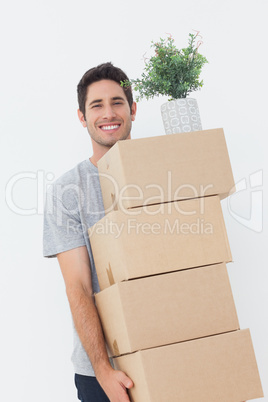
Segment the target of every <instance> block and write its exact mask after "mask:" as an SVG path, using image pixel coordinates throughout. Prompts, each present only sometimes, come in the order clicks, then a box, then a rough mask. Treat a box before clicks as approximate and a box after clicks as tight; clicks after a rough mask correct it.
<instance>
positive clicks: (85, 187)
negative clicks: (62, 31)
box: [44, 63, 136, 402]
mask: <svg viewBox="0 0 268 402" xmlns="http://www.w3.org/2000/svg"><path fill="white" fill-rule="evenodd" d="M124 80H128V77H127V76H126V75H125V73H124V72H123V71H122V70H120V69H119V68H116V67H114V66H113V65H112V64H111V63H105V64H102V65H99V66H97V67H95V68H92V69H90V70H89V71H87V72H86V73H85V74H84V76H83V77H82V79H81V80H80V82H79V84H78V87H77V91H78V103H79V110H78V118H79V120H80V122H81V124H82V126H83V127H85V128H87V130H88V132H89V135H90V137H91V142H92V148H93V155H92V156H91V158H90V159H88V160H86V161H83V162H81V163H80V164H78V165H77V166H76V167H75V168H74V169H72V170H71V171H69V172H67V173H66V174H64V175H63V176H62V177H60V178H59V179H58V180H57V181H56V182H55V183H54V184H53V186H51V188H50V190H49V193H48V195H47V205H46V210H45V215H44V256H46V257H54V256H57V258H58V261H59V264H60V268H61V271H62V275H63V278H64V281H65V285H66V293H67V297H68V300H69V304H70V309H71V312H72V317H73V322H74V328H75V329H74V341H75V342H74V352H73V355H72V361H73V364H74V369H75V383H76V387H77V390H78V399H80V400H81V401H83V402H88V401H89V402H104V401H109V400H110V401H111V402H126V401H129V398H128V395H127V389H128V388H131V387H132V386H133V382H132V381H131V379H130V378H128V377H127V376H126V374H125V373H123V372H121V371H117V370H114V369H113V367H112V366H111V364H110V361H109V358H108V355H107V351H106V345H105V341H104V338H103V332H102V327H101V324H100V320H99V316H98V313H97V310H96V307H95V303H94V293H95V292H98V291H99V285H98V280H97V276H96V270H95V266H94V261H93V257H92V251H91V248H90V243H89V238H88V234H87V230H88V228H89V227H91V226H92V225H93V224H94V223H96V222H97V221H98V220H99V219H101V218H102V217H103V216H104V208H103V203H102V196H101V190H100V184H99V177H98V169H97V161H98V160H99V159H100V158H101V157H102V156H103V155H104V154H105V153H106V152H107V151H108V150H109V149H110V148H111V147H112V146H113V145H114V144H115V143H116V142H117V141H118V140H126V139H130V134H131V126H132V122H133V121H134V120H135V116H136V103H135V102H133V98H132V92H131V88H130V87H129V88H123V87H122V86H121V85H120V82H121V81H124ZM104 252H105V250H104Z"/></svg>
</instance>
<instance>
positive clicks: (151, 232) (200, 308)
mask: <svg viewBox="0 0 268 402" xmlns="http://www.w3.org/2000/svg"><path fill="white" fill-rule="evenodd" d="M98 168H99V174H100V181H101V188H102V193H103V201H104V206H105V210H106V213H107V215H106V216H105V217H104V218H103V219H102V220H100V221H99V222H98V223H96V224H95V225H94V226H93V227H92V228H90V229H89V236H90V241H91V246H92V251H93V256H94V260H95V265H96V270H97V274H98V279H99V284H100V289H101V291H100V293H98V294H97V295H96V304H97V308H98V311H99V315H100V318H101V321H102V325H103V329H104V334H105V338H106V341H107V345H108V349H109V353H110V355H111V356H112V357H113V358H114V363H115V366H116V367H117V368H119V369H121V370H123V371H125V372H126V373H127V374H128V375H129V377H130V378H131V379H132V380H133V382H134V387H133V388H132V389H131V390H130V391H129V394H130V398H131V400H132V401H135V402H166V401H168V402H173V401H174V402H175V401H182V402H193V401H199V402H215V401H225V402H242V401H246V400H250V399H253V398H258V397H262V396H263V393H262V387H261V382H260V378H259V373H258V368H257V364H256V360H255V355H254V350H253V346H252V342H251V338H250V333H249V330H248V329H246V330H240V329H239V323H238V318H237V313H236V309H235V304H234V300H233V296H232V290H231V287H230V283H229V278H228V273H227V268H226V263H227V262H230V261H231V260H232V257H231V252H230V247H229V243H228V238H227V234H226V229H225V225H224V219H223V214H222V210H221V204H220V199H221V198H224V197H226V196H228V195H229V194H230V193H231V192H232V191H233V189H234V180H233V175H232V170H231V166H230V161H229V156H228V151H227V147H226V143H225V138H224V133H223V130H222V129H215V130H206V131H199V132H193V133H180V134H174V135H172V136H160V137H151V138H144V139H138V140H131V141H119V142H118V143H116V144H115V145H114V146H113V147H112V148H111V150H109V151H108V152H107V153H106V154H105V156H104V157H103V158H102V159H101V160H100V161H99V163H98Z"/></svg>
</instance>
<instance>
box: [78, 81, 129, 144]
mask: <svg viewBox="0 0 268 402" xmlns="http://www.w3.org/2000/svg"><path fill="white" fill-rule="evenodd" d="M78 115H79V119H80V121H81V123H82V125H83V127H87V130H88V132H89V134H90V136H91V139H92V141H93V142H95V143H96V146H97V144H98V145H100V146H105V147H108V148H110V147H111V146H113V145H114V144H115V143H116V142H117V141H118V140H125V139H127V138H130V131H131V126H132V121H134V120H135V116H136V104H135V103H133V105H132V108H131V110H130V107H129V104H128V101H127V98H126V95H125V93H124V90H123V88H122V87H121V86H120V85H119V84H118V83H117V82H115V81H111V80H101V81H97V82H94V83H93V84H91V85H90V86H89V87H88V90H87V99H86V104H85V116H83V115H82V113H81V112H80V111H78Z"/></svg>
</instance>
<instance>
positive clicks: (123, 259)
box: [89, 196, 232, 290]
mask: <svg viewBox="0 0 268 402" xmlns="http://www.w3.org/2000/svg"><path fill="white" fill-rule="evenodd" d="M89 237H90V242H91V247H92V252H93V256H94V261H95V266H96V271H97V275H98V279H99V284H100V289H101V290H103V289H105V288H106V287H108V286H110V285H112V284H113V283H116V282H120V281H123V280H129V279H133V278H139V277H143V276H148V275H154V274H159V273H164V272H171V271H177V270H180V269H185V268H192V267H197V266H201V265H209V264H216V263H220V262H229V261H231V260H232V256H231V252H230V247H229V243H228V238H227V234H226V229H225V224H224V218H223V214H222V209H221V205H220V199H219V197H218V196H213V197H204V198H197V199H192V200H183V201H176V202H171V203H165V204H159V205H154V206H149V207H142V208H135V209H134V210H132V213H131V214H129V213H124V212H122V211H115V212H111V213H110V214H108V215H106V216H105V217H104V218H103V219H101V220H100V221H99V222H97V223H96V224H95V225H94V226H93V227H92V228H91V229H89Z"/></svg>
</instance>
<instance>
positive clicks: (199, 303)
mask: <svg viewBox="0 0 268 402" xmlns="http://www.w3.org/2000/svg"><path fill="white" fill-rule="evenodd" d="M95 299H96V305H97V308H98V312H99V315H100V319H101V322H102V327H103V330H104V335H105V339H106V342H107V345H108V347H109V350H110V354H111V355H112V356H119V355H122V354H125V353H131V352H135V351H137V350H141V349H147V348H152V347H156V346H161V345H167V344H170V343H175V342H180V341H185V340H189V339H194V338H200V337H204V336H209V335H214V334H219V333H222V332H228V331H233V330H237V329H239V323H238V318H237V314H236V309H235V304H234V300H233V296H232V290H231V287H230V283H229V278H228V273H227V268H226V265H225V264H217V265H210V266H207V267H201V268H194V269H187V270H185V271H177V272H173V273H170V274H163V275H155V276H151V277H147V278H142V279H135V280H133V281H127V282H121V283H117V284H115V285H113V286H110V287H109V288H108V289H105V290H103V291H101V292H100V293H98V294H96V296H95Z"/></svg>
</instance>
